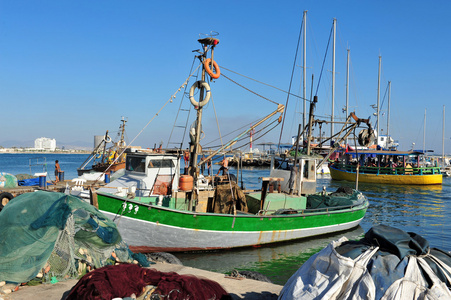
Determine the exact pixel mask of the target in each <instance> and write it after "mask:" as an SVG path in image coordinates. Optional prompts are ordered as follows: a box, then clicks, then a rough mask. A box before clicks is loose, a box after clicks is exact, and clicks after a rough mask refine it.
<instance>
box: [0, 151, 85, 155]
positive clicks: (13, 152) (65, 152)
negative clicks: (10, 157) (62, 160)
mask: <svg viewBox="0 0 451 300" xmlns="http://www.w3.org/2000/svg"><path fill="white" fill-rule="evenodd" d="M91 153H92V151H88V150H68V151H11V152H10V151H5V152H4V151H0V154H91Z"/></svg>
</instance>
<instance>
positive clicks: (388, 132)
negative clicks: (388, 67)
mask: <svg viewBox="0 0 451 300" xmlns="http://www.w3.org/2000/svg"><path fill="white" fill-rule="evenodd" d="M390 96H391V81H389V82H388V110H387V139H386V142H385V148H388V139H389V136H390Z"/></svg>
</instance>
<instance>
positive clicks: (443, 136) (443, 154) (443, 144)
mask: <svg viewBox="0 0 451 300" xmlns="http://www.w3.org/2000/svg"><path fill="white" fill-rule="evenodd" d="M442 166H443V167H444V166H445V105H443V129H442Z"/></svg>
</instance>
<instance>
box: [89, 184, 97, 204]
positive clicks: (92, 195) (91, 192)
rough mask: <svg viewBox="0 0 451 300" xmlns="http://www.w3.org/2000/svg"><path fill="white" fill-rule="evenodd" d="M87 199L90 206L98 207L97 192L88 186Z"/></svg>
mask: <svg viewBox="0 0 451 300" xmlns="http://www.w3.org/2000/svg"><path fill="white" fill-rule="evenodd" d="M89 200H90V203H91V205H92V206H94V207H95V208H97V209H99V202H97V193H96V191H95V190H94V188H93V187H90V188H89Z"/></svg>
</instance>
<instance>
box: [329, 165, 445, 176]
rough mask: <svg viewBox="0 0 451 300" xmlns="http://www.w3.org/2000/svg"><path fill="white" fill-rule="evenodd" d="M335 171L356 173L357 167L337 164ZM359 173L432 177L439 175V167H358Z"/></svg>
mask: <svg viewBox="0 0 451 300" xmlns="http://www.w3.org/2000/svg"><path fill="white" fill-rule="evenodd" d="M335 166H336V167H337V169H339V170H343V171H346V172H351V173H355V172H357V165H353V164H344V163H339V164H335ZM359 173H362V174H375V175H433V174H441V171H440V167H419V168H418V167H409V166H406V167H377V166H375V167H374V166H359Z"/></svg>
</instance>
